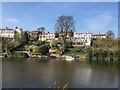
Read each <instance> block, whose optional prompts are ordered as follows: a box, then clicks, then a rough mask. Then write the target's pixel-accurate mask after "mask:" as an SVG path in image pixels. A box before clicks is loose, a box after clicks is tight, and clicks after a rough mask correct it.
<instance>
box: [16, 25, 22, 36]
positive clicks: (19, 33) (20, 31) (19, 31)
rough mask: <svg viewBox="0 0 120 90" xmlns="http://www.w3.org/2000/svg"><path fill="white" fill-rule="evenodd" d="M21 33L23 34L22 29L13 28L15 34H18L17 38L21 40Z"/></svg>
mask: <svg viewBox="0 0 120 90" xmlns="http://www.w3.org/2000/svg"><path fill="white" fill-rule="evenodd" d="M22 32H23V29H22V28H18V27H16V28H15V34H18V36H19V38H21V36H22Z"/></svg>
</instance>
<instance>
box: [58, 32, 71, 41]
mask: <svg viewBox="0 0 120 90" xmlns="http://www.w3.org/2000/svg"><path fill="white" fill-rule="evenodd" d="M58 34H59V39H63V37H65V38H66V39H68V40H69V39H71V38H72V37H73V32H72V31H68V32H60V33H58Z"/></svg>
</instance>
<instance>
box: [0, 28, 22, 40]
mask: <svg viewBox="0 0 120 90" xmlns="http://www.w3.org/2000/svg"><path fill="white" fill-rule="evenodd" d="M22 30H23V29H22V28H18V27H16V28H15V29H10V28H8V27H6V28H5V29H0V37H1V38H9V39H14V37H15V35H16V33H18V34H19V37H21V33H22Z"/></svg>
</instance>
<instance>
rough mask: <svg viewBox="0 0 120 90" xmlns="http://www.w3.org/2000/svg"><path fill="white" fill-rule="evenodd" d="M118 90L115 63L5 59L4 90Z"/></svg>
mask: <svg viewBox="0 0 120 90" xmlns="http://www.w3.org/2000/svg"><path fill="white" fill-rule="evenodd" d="M55 82H56V83H57V85H58V86H59V87H63V86H64V85H65V84H66V83H67V85H68V86H67V87H69V88H117V87H118V67H117V66H115V65H111V64H100V63H89V62H87V61H79V60H78V61H72V62H68V61H65V60H57V59H45V60H43V59H15V58H4V59H3V60H2V87H3V88H48V87H54V86H55V85H54V84H55Z"/></svg>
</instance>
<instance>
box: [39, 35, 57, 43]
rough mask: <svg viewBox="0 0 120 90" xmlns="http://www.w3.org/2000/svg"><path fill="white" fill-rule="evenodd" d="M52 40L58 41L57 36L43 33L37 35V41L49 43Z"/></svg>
mask: <svg viewBox="0 0 120 90" xmlns="http://www.w3.org/2000/svg"><path fill="white" fill-rule="evenodd" d="M53 39H55V40H58V36H57V34H56V33H44V34H40V35H39V40H41V41H48V42H50V41H51V40H53Z"/></svg>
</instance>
